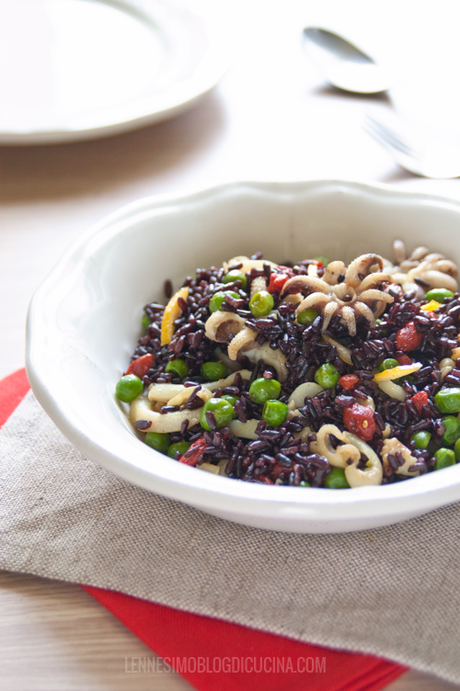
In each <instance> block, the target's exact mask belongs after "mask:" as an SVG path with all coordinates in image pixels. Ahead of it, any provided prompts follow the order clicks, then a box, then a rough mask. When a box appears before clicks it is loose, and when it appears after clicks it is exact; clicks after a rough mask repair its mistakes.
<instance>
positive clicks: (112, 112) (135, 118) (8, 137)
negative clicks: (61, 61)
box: [0, 0, 231, 146]
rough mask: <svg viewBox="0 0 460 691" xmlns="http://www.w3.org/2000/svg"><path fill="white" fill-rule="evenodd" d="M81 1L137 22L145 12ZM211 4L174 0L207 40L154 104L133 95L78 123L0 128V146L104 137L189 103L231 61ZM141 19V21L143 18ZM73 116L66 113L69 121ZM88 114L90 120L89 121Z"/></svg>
mask: <svg viewBox="0 0 460 691" xmlns="http://www.w3.org/2000/svg"><path fill="white" fill-rule="evenodd" d="M86 1H87V2H88V1H89V2H91V3H99V4H103V5H107V6H109V7H111V8H113V9H116V10H118V11H121V12H125V13H129V14H130V16H135V17H136V18H137V19H138V20H139V21H141V15H142V14H143V13H145V9H144V5H145V3H144V2H142V0H86ZM159 4H164V3H163V2H162V0H154V2H152V6H151V7H150V9H149V11H150V12H151V14H152V17H151V20H152V21H153V20H154V19H155V5H157V6H158V5H159ZM181 6H182V7H181ZM212 7H213V6H212V4H211V3H210V2H209V0H199V1H198V2H197V3H196V4H192V3H191V2H190V1H189V0H180V2H175V3H174V10H176V11H177V10H179V11H184V12H188V13H191V14H194V15H195V16H196V17H199V18H200V19H201V20H202V29H203V31H204V32H205V33H206V35H207V38H208V42H209V45H208V49H207V51H206V54H205V56H204V57H203V59H202V61H201V65H200V66H199V68H198V69H197V70H196V71H195V72H194V74H193V75H192V76H191V77H190V78H188V79H187V80H185V81H184V82H183V83H182V84H181V85H180V86H177V85H176V86H174V85H173V87H174V88H173V90H172V92H171V93H169V92H167V93H166V94H165V95H162V97H161V102H160V104H159V103H158V97H155V96H152V97H145V98H142V99H138V100H136V99H133V100H132V101H131V102H129V103H128V104H126V105H123V106H120V105H118V106H114V107H110V108H107V109H102V110H99V111H90V112H89V113H85V114H82V115H81V116H77V117H75V120H76V122H78V120H82V121H83V122H82V124H81V126H78V125H71V126H65V124H64V123H63V125H62V126H61V127H59V128H53V127H52V126H46V127H42V128H41V127H38V128H34V129H20V128H18V129H17V130H6V129H1V127H0V145H2V146H31V145H40V144H60V143H67V142H73V141H86V140H91V139H99V138H105V137H110V136H114V135H117V134H122V133H123V132H129V131H132V130H135V129H138V128H142V127H145V126H147V125H152V124H155V123H157V122H162V121H164V120H168V119H170V118H173V117H176V116H177V115H180V114H181V113H183V112H185V111H187V110H188V109H189V108H192V107H193V106H194V105H195V104H196V103H198V102H199V101H200V100H201V99H202V98H203V97H204V96H205V95H206V94H207V93H209V92H210V91H211V90H212V89H213V88H214V87H215V86H216V85H217V84H218V83H219V82H220V80H221V79H222V77H223V76H224V74H225V73H226V72H227V70H228V69H229V67H230V64H231V55H230V50H229V46H228V43H227V41H226V40H224V36H225V32H224V30H223V24H222V21H221V20H220V19H218V18H217V14H216V11H215V10H214V11H213V9H212ZM200 10H201V11H200ZM144 21H145V22H146V23H147V19H145V20H144ZM163 23H164V22H163ZM155 103H156V105H155ZM123 112H125V113H126V115H125V116H124V117H121V115H117V113H119V114H121V113H123ZM104 113H107V115H106V116H104V115H103V116H102V117H103V119H106V122H105V123H103V124H101V123H100V119H101V114H104ZM95 114H96V117H95ZM73 117H74V116H72V115H71V116H70V117H69V120H71V119H72V118H73ZM91 118H92V119H93V123H92V124H91ZM85 123H86V124H85Z"/></svg>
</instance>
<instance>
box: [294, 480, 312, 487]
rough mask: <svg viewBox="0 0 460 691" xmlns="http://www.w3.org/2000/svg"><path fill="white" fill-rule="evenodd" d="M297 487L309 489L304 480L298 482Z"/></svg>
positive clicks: (308, 484)
mask: <svg viewBox="0 0 460 691" xmlns="http://www.w3.org/2000/svg"><path fill="white" fill-rule="evenodd" d="M297 486H298V487H311V485H310V483H309V482H307V481H306V480H302V482H299V484H298V485H297Z"/></svg>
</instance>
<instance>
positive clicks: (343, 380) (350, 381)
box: [339, 374, 359, 389]
mask: <svg viewBox="0 0 460 691" xmlns="http://www.w3.org/2000/svg"><path fill="white" fill-rule="evenodd" d="M358 382H359V377H358V376H357V375H356V374H344V375H343V377H340V379H339V384H340V386H341V387H342V389H352V388H353V387H354V386H356V384H357V383H358Z"/></svg>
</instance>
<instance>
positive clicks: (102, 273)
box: [27, 181, 460, 533]
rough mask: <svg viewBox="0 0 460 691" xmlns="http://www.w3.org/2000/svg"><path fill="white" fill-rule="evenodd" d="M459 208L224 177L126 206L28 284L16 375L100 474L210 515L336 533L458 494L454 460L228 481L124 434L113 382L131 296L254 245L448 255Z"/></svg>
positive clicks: (304, 251)
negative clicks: (374, 474)
mask: <svg viewBox="0 0 460 691" xmlns="http://www.w3.org/2000/svg"><path fill="white" fill-rule="evenodd" d="M459 230H460V205H459V204H458V203H455V202H451V201H447V200H445V199H440V198H436V197H431V196H427V195H420V194H412V193H404V192H398V191H395V190H394V189H391V188H389V187H383V186H370V185H363V184H358V183H352V182H334V181H325V182H324V181H323V182H322V181H315V182H305V183H283V184H277V183H235V184H228V185H224V186H221V187H216V188H214V189H209V190H204V191H201V192H197V193H193V194H190V195H188V196H185V197H181V198H165V197H161V198H159V197H153V198H149V199H145V200H142V201H140V202H137V203H135V204H131V205H129V206H127V207H125V208H123V209H121V211H119V212H117V213H115V214H113V215H111V216H110V217H109V218H107V219H106V220H105V221H103V222H102V223H99V224H98V225H97V226H96V227H95V228H93V229H92V230H90V231H89V232H88V233H86V234H85V235H84V236H83V237H82V238H81V239H79V240H78V241H77V242H76V243H75V244H74V245H73V246H72V247H71V248H70V249H69V250H68V251H67V253H66V254H65V255H64V256H63V257H62V259H61V260H60V261H59V263H58V264H57V266H56V267H55V268H54V270H53V271H52V273H51V274H50V275H49V277H48V278H47V279H46V280H45V282H44V283H43V284H42V285H41V286H40V288H39V289H38V290H37V292H36V294H35V296H34V298H33V300H32V303H31V306H30V311H29V317H28V329H27V373H28V376H29V380H30V382H31V385H32V388H33V390H34V393H35V395H36V396H37V398H38V400H39V401H40V403H41V404H42V405H43V407H44V408H45V410H46V411H47V413H48V414H49V415H50V416H51V418H52V419H53V420H54V422H55V423H56V424H57V426H58V427H59V428H60V429H61V430H62V432H63V433H64V434H65V435H66V436H67V437H68V438H69V439H70V440H71V441H72V442H73V443H74V444H75V445H76V446H77V447H78V448H79V449H80V450H81V451H82V452H83V453H85V454H86V455H87V456H88V457H89V458H91V459H93V460H94V461H96V462H97V463H100V464H101V465H102V466H104V467H105V468H107V469H108V470H110V471H111V472H113V473H116V474H117V475H119V476H121V477H123V478H125V479H126V480H128V481H130V482H133V483H135V484H137V485H139V486H141V487H144V488H146V489H148V490H151V491H152V492H156V493H159V494H162V495H165V496H167V497H171V498H172V499H177V500H179V501H182V502H185V503H187V504H190V505H191V506H194V507H197V508H199V509H202V510H203V511H206V512H208V513H211V514H214V515H216V516H221V517H223V518H226V519H229V520H232V521H236V522H239V523H244V524H247V525H252V526H256V527H259V528H267V529H272V530H281V531H291V532H306V533H309V532H310V533H314V532H324V533H327V532H344V531H349V530H361V529H368V528H373V527H377V526H382V525H387V524H391V523H395V522H398V521H402V520H404V519H407V518H410V517H413V516H417V515H420V514H422V513H425V512H427V511H430V510H432V509H434V508H436V507H439V506H443V505H445V504H448V503H450V502H453V501H457V500H459V499H460V467H459V466H454V467H451V468H447V469H445V470H442V471H438V472H435V473H430V474H428V475H425V476H422V477H418V478H415V479H410V480H408V481H406V482H401V483H397V484H394V485H386V486H379V487H364V488H360V489H353V490H343V491H340V492H339V491H336V490H327V489H308V490H304V489H300V488H296V487H284V486H266V485H259V484H253V483H246V482H241V481H238V480H232V479H229V478H225V477H219V476H216V475H213V474H211V473H206V472H202V471H198V470H196V469H195V468H190V467H188V466H186V465H183V464H180V463H177V462H176V461H174V460H172V459H170V458H168V457H166V456H163V455H160V454H159V453H157V452H156V451H154V450H153V449H151V448H150V447H148V446H146V445H145V444H143V443H142V442H141V441H140V440H139V439H137V438H136V436H135V435H134V434H133V432H132V430H131V428H130V426H129V424H128V422H127V420H126V417H125V415H124V413H123V410H122V408H121V407H120V405H119V404H118V403H117V401H116V399H115V397H114V387H115V383H116V382H117V380H118V378H119V377H120V375H121V373H122V372H123V371H125V369H126V367H127V364H128V362H129V356H130V354H131V353H132V351H133V349H134V347H135V344H136V339H137V338H138V336H139V330H140V321H141V316H142V308H143V305H144V304H145V303H146V302H148V301H151V300H153V299H157V300H161V299H162V297H163V296H162V287H163V282H164V280H165V279H166V278H170V279H172V281H173V284H174V286H175V288H177V287H178V286H179V285H180V284H181V282H182V280H183V279H184V278H185V276H186V275H187V274H190V273H192V272H193V271H194V270H195V268H197V267H207V266H210V265H212V264H213V263H214V264H217V265H219V264H220V263H221V262H222V261H223V260H225V259H228V258H229V257H231V256H235V255H238V254H247V255H251V254H253V253H254V252H256V251H258V250H261V251H262V252H263V253H264V257H265V258H267V259H273V260H276V261H280V262H282V261H283V260H286V259H301V258H304V257H305V256H315V255H319V254H322V255H326V256H328V257H329V258H331V259H337V258H341V259H344V260H345V261H349V260H351V259H353V258H354V257H356V256H357V255H359V254H360V253H363V252H369V251H376V252H379V253H381V254H382V255H383V256H387V257H391V247H392V241H393V240H394V239H395V238H398V237H399V238H402V239H403V240H405V241H406V243H407V246H408V248H409V249H413V248H414V247H415V246H416V245H420V244H426V245H427V246H428V247H430V248H431V249H433V250H439V251H441V252H443V253H445V254H446V255H448V256H450V257H452V258H453V259H454V260H456V261H457V262H460V247H459V243H458V240H457V238H458V233H459Z"/></svg>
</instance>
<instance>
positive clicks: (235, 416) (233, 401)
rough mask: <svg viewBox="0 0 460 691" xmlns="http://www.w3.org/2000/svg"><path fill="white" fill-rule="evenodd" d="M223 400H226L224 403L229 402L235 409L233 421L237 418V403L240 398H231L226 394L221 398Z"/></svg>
mask: <svg viewBox="0 0 460 691" xmlns="http://www.w3.org/2000/svg"><path fill="white" fill-rule="evenodd" d="M221 398H223V399H224V401H228V402H229V403H230V405H231V406H232V407H233V420H235V418H237V417H238V416H237V414H236V413H235V403H236V402H237V400H238V398H237V397H236V396H230V395H229V394H224V395H223V396H221Z"/></svg>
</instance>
